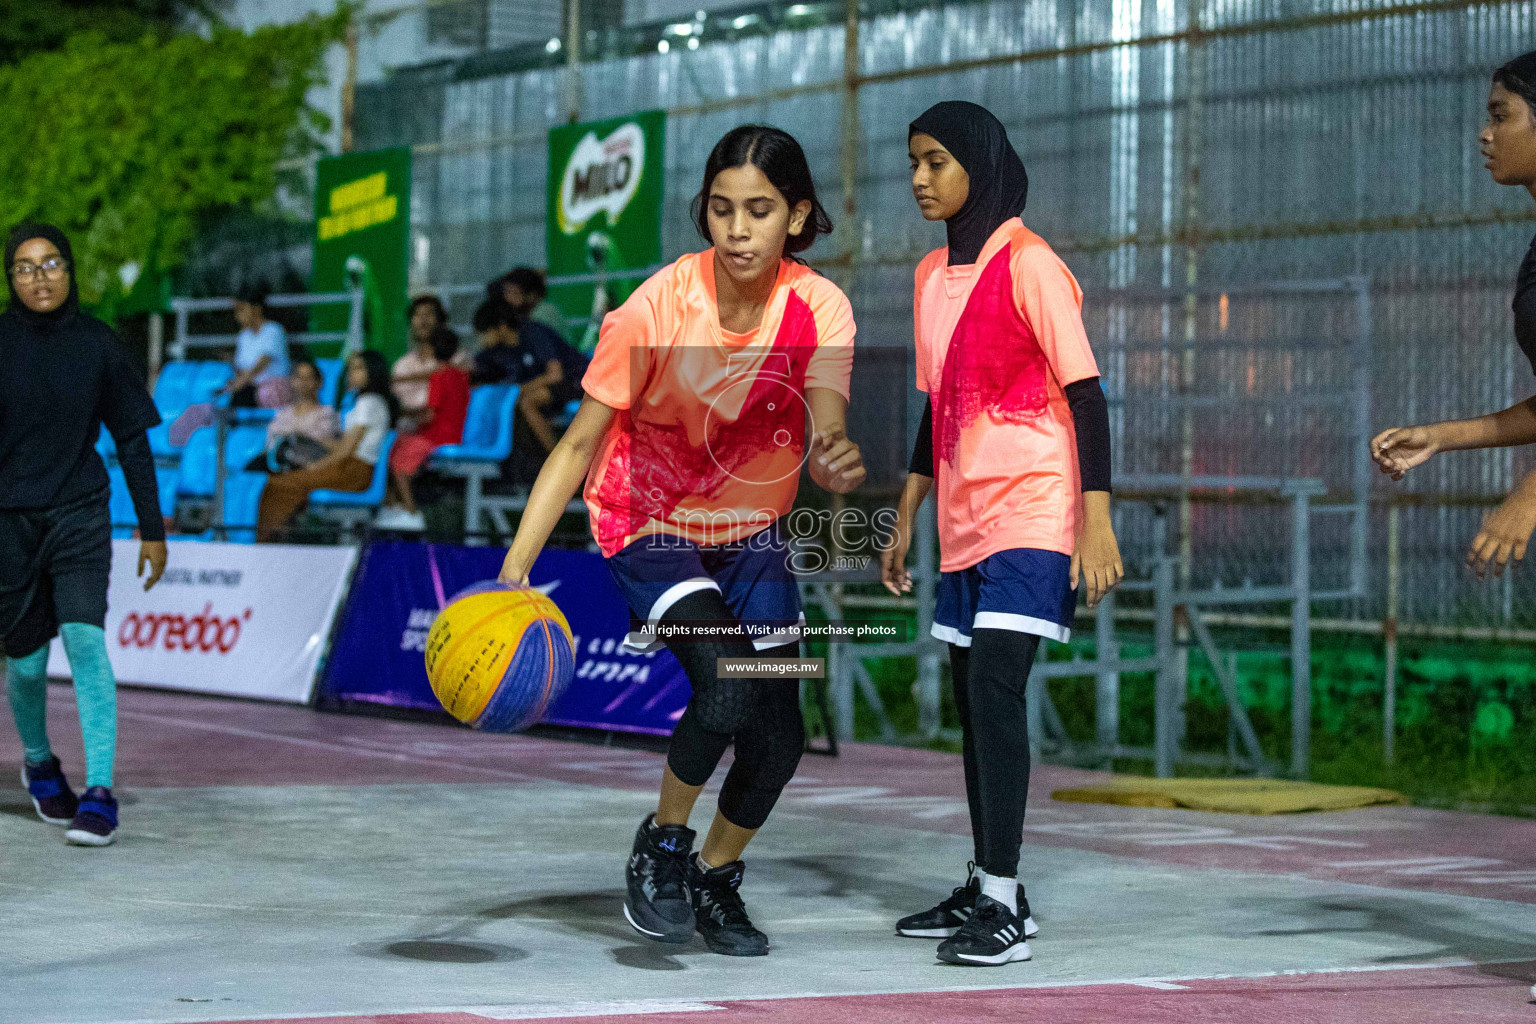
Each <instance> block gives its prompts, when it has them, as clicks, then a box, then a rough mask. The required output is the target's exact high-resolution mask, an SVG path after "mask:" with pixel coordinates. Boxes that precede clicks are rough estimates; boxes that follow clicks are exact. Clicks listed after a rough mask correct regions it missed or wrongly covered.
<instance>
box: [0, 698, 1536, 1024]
mask: <svg viewBox="0 0 1536 1024" xmlns="http://www.w3.org/2000/svg"><path fill="white" fill-rule="evenodd" d="M50 699H51V710H50V715H51V718H52V720H53V723H54V729H53V732H54V734H55V736H56V739H57V744H56V746H57V750H58V753H59V754H60V755H61V757H62V758H63V760H64V762H65V763H66V765H79V764H80V761H81V753H80V749H79V738H78V731H77V730H76V729H75V728H73V723H72V722H71V719H72V717H73V708H72V707H71V704H70V691H69V690H68V688H67V687H62V686H60V687H54V688H53V689H52V690H51V692H50ZM120 703H121V707H120V711H121V723H120V748H121V758H120V761H119V771H118V777H119V786H118V792H119V795H120V797H121V798H122V800H123V805H124V814H125V826H124V840H123V842H122V843H120V844H119V846H117V847H114V848H112V849H111V850H109V851H93V852H89V853H83V852H81V851H78V850H72V849H70V848H67V847H62V846H54V845H53V843H54V842H55V840H54V839H53V838H52V836H51V834H50V833H47V832H46V827H44V826H41V825H40V824H39V823H38V822H36V821H35V819H32V817H31V813H30V812H31V809H30V807H29V806H27V805H26V804H25V800H24V797H23V796H22V794H21V793H20V792H19V791H17V792H10V791H6V792H3V793H0V812H3V813H0V933H4V932H5V931H7V930H11V932H12V934H15V935H17V936H18V937H19V938H18V945H17V946H16V947H15V948H13V949H12V950H11V951H10V952H9V953H7V950H6V949H5V948H4V947H5V944H4V943H0V1024H228V1022H234V1021H239V1022H241V1024H246V1022H257V1021H261V1022H266V1021H272V1022H276V1021H284V1022H294V1021H300V1022H304V1021H308V1022H310V1024H485V1022H490V1021H501V1020H550V1021H560V1020H578V1019H581V1020H590V1019H594V1018H601V1019H605V1020H609V1021H613V1022H615V1024H620V1022H633V1024H642V1022H643V1024H653V1022H661V1021H663V1020H665V1021H676V1020H680V1019H681V1020H694V1019H697V1020H700V1021H717V1022H720V1024H781V1022H782V1024H788V1022H799V1021H835V1022H838V1024H865V1022H869V1024H874V1022H882V1024H885V1022H890V1024H938V1022H941V1021H949V1020H966V1021H972V1020H974V1021H1023V1020H1039V1021H1048V1022H1050V1024H1089V1022H1100V1021H1149V1022H1169V1024H1173V1022H1205V1021H1238V1022H1242V1024H1268V1022H1276V1024H1281V1022H1283V1024H1298V1022H1313V1021H1317V1022H1334V1021H1338V1022H1361V1024H1419V1022H1424V1024H1428V1022H1441V1021H1485V1022H1504V1021H1536V1005H1533V1004H1532V1002H1531V995H1530V985H1531V983H1532V981H1533V980H1536V913H1533V912H1532V911H1531V910H1530V907H1529V905H1530V904H1532V903H1536V823H1533V822H1530V821H1526V820H1521V819H1514V818H1500V817H1494V816H1487V815H1477V814H1463V813H1455V812H1448V811H1435V810H1426V809H1421V808H1413V807H1378V808H1366V809H1362V810H1357V811H1349V812H1339V813H1327V814H1303V815H1287V816H1246V815H1218V814H1205V813H1199V812H1193V811H1181V810H1165V809H1150V808H1129V807H1119V806H1101V805H1090V804H1076V803H1058V802H1055V801H1053V800H1052V799H1051V797H1050V793H1051V791H1052V790H1054V789H1059V788H1065V787H1071V786H1078V785H1081V784H1084V783H1086V782H1092V781H1094V780H1096V779H1100V778H1103V777H1104V776H1102V775H1101V774H1100V773H1095V772H1085V771H1078V770H1073V769H1065V768H1059V767H1054V766H1050V765H1041V766H1036V769H1035V771H1034V773H1033V775H1032V782H1031V788H1032V800H1031V806H1030V811H1029V818H1028V821H1027V823H1026V837H1025V842H1026V851H1025V863H1024V865H1023V866H1024V867H1025V868H1027V869H1028V870H1027V871H1026V872H1024V873H1026V874H1028V875H1029V876H1030V877H1029V878H1028V879H1027V881H1028V883H1029V885H1030V893H1031V899H1032V900H1033V901H1037V906H1036V914H1037V917H1038V918H1039V919H1040V921H1041V925H1042V928H1043V929H1044V932H1043V934H1042V936H1041V938H1040V940H1038V941H1037V942H1034V943H1032V945H1033V946H1034V950H1035V959H1034V961H1032V962H1031V963H1029V964H1018V965H1013V966H1011V967H1008V968H1003V969H999V970H985V969H965V968H952V967H945V966H943V965H936V964H935V963H934V962H933V960H932V954H931V952H930V951H928V949H927V947H925V946H923V945H922V943H920V942H919V943H914V942H913V940H908V939H894V938H893V937H892V936H891V932H890V925H889V923H888V921H889V920H891V919H892V918H893V916H894V915H895V914H896V913H897V911H898V910H900V909H901V908H904V907H908V906H910V905H911V904H912V902H913V901H916V900H918V899H927V898H930V897H931V896H933V895H942V892H943V891H944V889H941V888H939V886H940V885H942V886H944V887H945V888H947V885H951V884H954V882H953V881H949V882H944V881H943V880H944V879H945V878H947V877H948V872H950V871H951V870H952V865H953V862H954V861H956V860H960V861H963V859H964V852H963V851H964V850H966V849H968V847H969V840H968V836H969V824H968V818H967V811H966V805H965V800H964V795H963V790H962V781H961V773H960V766H959V759H958V757H956V756H955V755H949V754H940V753H933V752H927V751H917V750H908V749H903V748H894V747H882V746H875V745H867V744H848V745H845V746H844V748H843V754H842V756H840V757H838V758H827V757H817V756H807V757H806V758H805V760H804V761H803V762H802V764H801V772H800V775H799V777H798V778H797V779H796V781H795V783H794V784H793V785H792V786H791V788H790V790H789V791H787V792H786V794H785V796H784V798H783V801H782V803H781V805H780V806H781V809H782V811H781V814H780V821H779V823H778V824H777V825H775V826H774V827H772V828H769V829H765V831H764V834H763V837H762V838H761V839H760V841H759V843H758V844H755V845H754V848H753V849H754V850H758V853H757V855H756V856H757V857H758V859H757V860H756V861H755V862H754V863H756V864H757V865H758V867H757V868H754V870H755V871H757V872H758V874H756V875H754V876H752V877H754V878H757V879H758V880H759V881H758V882H756V883H751V884H756V885H758V886H761V888H758V889H756V890H754V891H755V892H757V893H760V894H762V895H760V896H758V897H756V898H757V899H759V900H760V901H761V902H760V903H759V906H761V907H763V908H764V909H763V912H764V914H765V915H766V919H767V921H768V923H769V925H770V926H771V927H772V928H774V930H775V931H774V934H775V947H774V948H775V952H774V954H773V955H771V956H770V957H768V958H767V959H765V960H757V961H754V962H742V961H732V960H731V958H723V957H718V956H713V955H711V954H708V953H707V952H704V951H702V949H695V950H685V951H682V952H680V953H678V952H674V951H673V950H674V949H675V947H668V948H666V949H658V947H656V946H655V945H654V944H650V943H646V942H644V941H643V940H639V939H637V938H636V937H634V936H633V935H632V934H631V933H630V932H629V931H628V929H627V928H626V927H625V926H624V925H623V923H622V920H621V919H620V917H619V914H618V909H617V908H618V901H619V899H620V898H621V897H620V893H619V892H616V891H615V890H616V889H618V887H619V886H618V884H617V883H620V881H621V880H620V878H619V871H620V866H621V864H622V853H621V852H620V850H619V847H620V846H622V847H623V848H624V849H627V844H628V839H627V834H628V833H632V831H633V828H634V825H633V822H634V821H635V820H638V817H639V816H640V815H641V814H643V813H644V808H645V806H646V805H647V802H648V797H647V796H646V794H649V793H651V792H653V791H654V788H655V785H656V781H657V779H658V777H659V774H660V770H661V766H662V760H663V759H662V756H661V755H660V754H658V753H653V752H649V751H644V750H632V749H621V748H614V747H604V746H600V745H597V744H588V743H578V742H569V741H561V740H554V739H547V738H535V737H527V736H511V737H509V736H492V735H485V734H480V733H475V732H472V731H469V730H466V729H462V728H457V727H452V726H447V725H438V724H431V723H421V722H408V721H399V720H392V719H383V718H373V717H361V716H345V715H337V714H322V713H317V712H315V711H312V710H309V709H306V708H299V707H290V706H279V705H271V704H263V703H256V702H245V701H235V700H225V699H219V698H211V697H200V696H193V695H187V694H176V693H165V692H154V691H146V690H128V689H125V690H123V691H122V692H121V702H120ZM19 756H20V751H19V749H18V747H17V743H16V739H15V737H14V734H13V733H11V732H10V731H9V730H0V767H3V765H4V764H5V763H8V762H14V761H15V760H17V759H18V758H19ZM6 785H7V784H5V783H0V789H3V788H4V787H5V786H6ZM9 785H11V786H13V785H14V783H11V784H9ZM306 793H310V794H312V796H306V795H305V794H306ZM477 794H484V797H483V798H482V797H481V796H479V795H477ZM482 799H484V800H489V801H492V803H490V804H485V803H483V802H482ZM696 824H697V823H696ZM807 825H810V826H811V827H810V828H809V829H807V828H806V826H807ZM626 830H627V831H626ZM816 833H821V834H820V835H817V834H816ZM872 836H879V837H880V839H879V841H878V843H877V844H875V845H873V846H872V845H871V842H872V840H871V839H870V838H869V837H872ZM509 841H511V842H514V843H515V844H517V849H519V850H521V851H522V852H521V853H520V854H519V855H518V858H517V859H509V858H508V855H507V854H506V853H505V852H504V851H505V850H506V849H508V842H509ZM381 842H382V843H383V844H384V845H383V846H380V845H379V844H380V843H381ZM759 847H761V849H760V850H759ZM439 861H440V862H441V865H442V868H441V870H439V869H438V863H437V862H439ZM56 869H57V870H58V871H61V872H62V874H59V875H58V883H57V884H52V885H38V884H36V882H37V880H38V879H48V878H49V876H50V873H51V872H54V871H55V870H56ZM98 871H106V872H111V873H112V874H111V878H110V880H108V878H107V877H106V876H103V877H101V878H96V879H93V878H92V876H93V875H95V874H96V873H97V872H98ZM936 880H937V881H936ZM750 881H751V880H750V879H749V883H750ZM1037 883H1038V884H1039V886H1040V888H1039V889H1037V888H1036V885H1037ZM745 891H746V890H745V889H744V892H745ZM103 900H105V901H106V902H102V901H103ZM924 905H926V904H924ZM301 907H303V908H306V910H307V912H300V911H299V908H301ZM918 909H920V908H918ZM901 912H906V911H905V910H902V911H901ZM39 914H42V915H44V916H42V917H39ZM55 914H57V915H60V916H58V917H57V918H53V917H50V916H47V915H55ZM102 914H108V915H110V921H111V923H110V924H107V923H103V920H104V919H102V918H101V915H102ZM756 916H757V914H756V912H755V913H754V917H756ZM59 922H62V923H59ZM779 937H782V938H783V939H784V941H783V943H782V944H779V942H778V938H779ZM381 950H382V951H383V952H382V953H381ZM401 950H403V952H400V951H401ZM455 958H459V959H455ZM520 960H521V961H523V962H521V963H519V962H517V961H520ZM828 964H831V965H832V966H830V967H829V966H828ZM8 977H9V980H10V981H12V982H14V983H16V984H17V985H18V986H19V987H18V988H17V989H16V990H15V991H16V992H17V993H18V994H19V996H20V997H21V998H23V999H24V1000H29V1001H26V1002H24V1004H23V1005H25V1006H26V1007H28V1009H26V1011H25V1012H24V1013H22V1014H21V1015H15V1014H13V1013H10V1012H9V1010H8V1005H7V1004H8V1002H9V1000H8V999H6V998H5V996H4V992H5V990H6V988H7V984H6V981H7V978H8ZM73 979H79V980H78V982H76V981H75V980H73ZM60 984H66V985H76V984H78V985H79V986H82V987H81V988H80V990H79V991H72V990H71V991H66V992H65V993H64V994H65V996H66V997H67V998H66V999H65V1002H67V1003H68V1006H67V1007H66V1008H64V1009H59V1010H58V1011H57V1012H54V1010H55V1007H54V1003H55V1001H56V994H57V992H58V991H59V990H58V989H56V988H55V987H54V986H57V985H60ZM434 986H435V987H434ZM114 993H116V994H115V995H114ZM125 993H127V994H130V995H125ZM128 999H131V1000H132V1008H131V1010H130V1009H125V1008H124V1004H125V1000H128ZM39 1007H42V1008H43V1009H39Z"/></svg>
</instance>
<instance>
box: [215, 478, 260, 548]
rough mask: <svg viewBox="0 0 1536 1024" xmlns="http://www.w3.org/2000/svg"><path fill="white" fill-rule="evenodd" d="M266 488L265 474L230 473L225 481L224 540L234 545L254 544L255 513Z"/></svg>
mask: <svg viewBox="0 0 1536 1024" xmlns="http://www.w3.org/2000/svg"><path fill="white" fill-rule="evenodd" d="M266 486H267V474H265V473H232V474H230V476H229V477H227V478H226V479H225V481H224V526H225V539H227V540H229V541H231V542H232V543H235V544H254V543H256V511H257V509H258V508H260V506H261V492H262V489H263V488H265V487H266Z"/></svg>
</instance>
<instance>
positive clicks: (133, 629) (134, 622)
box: [117, 602, 251, 654]
mask: <svg viewBox="0 0 1536 1024" xmlns="http://www.w3.org/2000/svg"><path fill="white" fill-rule="evenodd" d="M250 621H251V609H249V608H247V609H245V611H243V612H239V613H236V614H232V615H230V616H229V617H228V618H223V617H220V616H219V615H216V614H215V613H214V611H213V603H212V602H209V603H208V604H205V605H204V606H203V610H202V611H201V612H199V613H198V614H196V615H181V614H179V613H176V612H129V613H128V614H127V615H125V616H123V624H122V625H121V626H119V627H118V629H117V642H118V644H119V646H122V647H137V648H139V649H140V650H147V649H149V648H152V647H154V646H155V645H156V644H159V645H160V647H161V648H162V649H163V650H167V651H189V652H190V651H202V652H203V653H205V654H212V653H213V652H215V651H217V652H218V653H220V654H228V653H229V652H230V651H232V650H234V648H235V644H237V643H239V642H240V633H241V632H242V630H243V629H244V627H245V625H246V624H247V623H249V622H250Z"/></svg>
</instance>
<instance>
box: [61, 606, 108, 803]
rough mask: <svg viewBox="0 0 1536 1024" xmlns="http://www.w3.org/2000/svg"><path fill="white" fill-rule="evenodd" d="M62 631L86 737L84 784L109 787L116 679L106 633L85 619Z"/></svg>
mask: <svg viewBox="0 0 1536 1024" xmlns="http://www.w3.org/2000/svg"><path fill="white" fill-rule="evenodd" d="M59 633H60V635H62V636H63V637H64V653H65V654H68V655H69V668H70V671H71V672H72V673H73V674H74V677H75V703H76V704H77V705H79V708H80V734H81V736H83V737H84V738H85V784H86V785H87V786H107V787H109V788H110V787H111V785H112V768H113V763H114V762H115V761H116V760H117V679H116V678H115V677H114V676H113V675H112V663H111V662H110V661H108V660H107V635H106V633H104V632H102V629H101V627H100V626H91V625H87V624H86V623H84V622H66V623H64V625H62V626H60V627H59Z"/></svg>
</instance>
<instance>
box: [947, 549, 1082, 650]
mask: <svg viewBox="0 0 1536 1024" xmlns="http://www.w3.org/2000/svg"><path fill="white" fill-rule="evenodd" d="M1071 567H1072V559H1071V558H1069V557H1068V556H1066V555H1063V554H1061V553H1060V552H1059V551H1042V550H1040V549H1039V548H1010V549H1009V550H1007V551H999V552H998V553H997V554H995V555H988V556H987V557H986V558H983V559H982V560H981V561H980V562H977V563H976V564H975V565H973V566H971V567H970V568H968V569H959V570H957V571H955V572H946V573H940V575H939V592H938V599H937V601H936V602H935V606H934V609H933V635H934V636H935V637H937V638H938V639H940V640H943V641H945V642H946V643H951V644H955V645H956V646H958V647H969V646H971V631H972V630H974V629H1011V630H1014V631H1015V632H1018V633H1034V634H1035V635H1036V636H1043V637H1046V638H1047V639H1050V640H1056V641H1059V642H1061V643H1066V642H1067V641H1068V640H1070V639H1072V616H1073V613H1074V611H1075V610H1076V608H1077V591H1075V590H1073V589H1072V577H1071V571H1070V570H1071Z"/></svg>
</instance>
